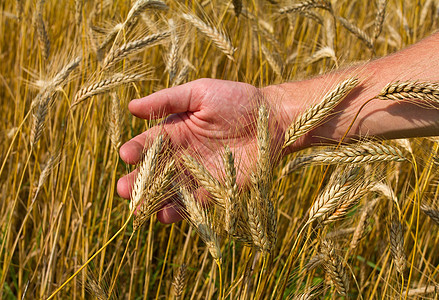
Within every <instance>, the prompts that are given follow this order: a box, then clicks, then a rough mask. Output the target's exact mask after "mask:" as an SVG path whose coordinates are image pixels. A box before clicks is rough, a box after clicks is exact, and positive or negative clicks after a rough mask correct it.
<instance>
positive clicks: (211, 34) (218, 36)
mask: <svg viewBox="0 0 439 300" xmlns="http://www.w3.org/2000/svg"><path fill="white" fill-rule="evenodd" d="M181 17H182V18H183V19H185V20H186V21H188V22H189V23H191V24H192V25H193V26H195V27H196V28H197V29H198V30H199V31H201V32H202V33H203V34H204V35H206V36H207V37H208V38H209V39H211V40H212V42H213V43H214V44H215V46H217V47H218V49H220V50H221V51H222V52H223V53H224V54H225V55H226V56H227V57H228V58H229V59H230V60H233V61H234V60H235V59H234V58H233V53H234V52H235V50H236V49H235V48H234V47H233V45H232V43H231V42H230V39H229V38H228V37H227V36H226V35H225V34H224V33H223V32H222V31H220V30H218V29H217V28H215V27H212V26H209V25H207V24H206V23H204V22H203V21H202V20H201V19H199V18H198V17H197V16H194V15H192V14H185V13H184V14H181Z"/></svg>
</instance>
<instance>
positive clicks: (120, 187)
mask: <svg viewBox="0 0 439 300" xmlns="http://www.w3.org/2000/svg"><path fill="white" fill-rule="evenodd" d="M136 177H137V169H136V170H134V171H132V172H131V173H129V174H128V175H125V176H124V177H122V178H120V179H119V180H118V181H117V193H118V194H119V196H121V197H122V198H125V199H130V195H131V190H132V187H133V185H134V181H136Z"/></svg>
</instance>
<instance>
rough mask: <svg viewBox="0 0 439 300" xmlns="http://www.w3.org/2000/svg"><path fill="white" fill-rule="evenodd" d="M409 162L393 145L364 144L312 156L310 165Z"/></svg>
mask: <svg viewBox="0 0 439 300" xmlns="http://www.w3.org/2000/svg"><path fill="white" fill-rule="evenodd" d="M405 160H407V159H406V157H405V156H404V154H403V153H402V151H401V150H400V149H399V148H398V147H395V146H392V145H382V144H379V143H373V142H369V143H363V144H356V145H353V146H343V147H340V148H339V149H338V150H333V151H324V152H320V153H317V154H315V155H312V156H311V157H310V159H309V160H308V162H309V163H322V164H351V163H373V162H379V161H398V162H401V161H405Z"/></svg>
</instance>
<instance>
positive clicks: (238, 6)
mask: <svg viewBox="0 0 439 300" xmlns="http://www.w3.org/2000/svg"><path fill="white" fill-rule="evenodd" d="M232 3H233V10H234V11H235V16H236V17H239V15H240V14H241V11H242V0H232Z"/></svg>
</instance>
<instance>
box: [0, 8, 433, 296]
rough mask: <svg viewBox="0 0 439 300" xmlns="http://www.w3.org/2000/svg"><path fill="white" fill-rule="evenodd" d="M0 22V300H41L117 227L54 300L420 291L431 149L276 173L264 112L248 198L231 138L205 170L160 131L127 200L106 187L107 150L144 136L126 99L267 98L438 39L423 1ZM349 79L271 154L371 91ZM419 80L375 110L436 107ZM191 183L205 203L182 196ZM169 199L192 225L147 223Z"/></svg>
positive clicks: (120, 12) (322, 153)
mask: <svg viewBox="0 0 439 300" xmlns="http://www.w3.org/2000/svg"><path fill="white" fill-rule="evenodd" d="M0 10H1V11H0V32H1V34H0V58H1V61H2V64H1V65H0V97H1V99H2V100H3V101H1V103H0V105H1V109H2V112H3V114H2V122H0V131H1V133H2V134H3V142H2V143H1V144H0V147H1V151H0V153H2V155H1V159H0V178H1V180H0V186H1V188H2V193H1V194H0V197H1V200H0V212H1V213H0V265H1V267H0V291H1V292H0V299H46V298H47V297H48V296H50V295H51V294H52V293H53V292H54V291H55V290H56V289H57V288H58V287H60V286H61V284H62V283H64V282H65V281H66V280H67V278H68V277H69V276H70V275H72V274H73V273H74V272H75V271H76V270H78V269H79V267H80V266H82V264H83V263H84V262H85V261H86V260H87V259H89V258H90V257H91V256H92V255H93V254H94V253H96V251H97V250H98V249H100V248H101V247H102V246H103V245H105V244H106V243H107V242H108V241H109V240H110V239H111V238H112V237H113V235H114V234H115V233H116V232H118V230H120V229H121V228H122V230H121V231H120V234H118V235H116V236H115V237H114V239H113V240H112V242H111V243H110V244H109V245H108V246H107V248H105V249H104V250H103V251H102V252H100V254H99V255H97V256H96V258H95V259H94V260H93V261H92V263H91V264H90V265H88V268H85V269H83V270H82V271H81V272H80V273H79V274H78V275H77V276H76V277H74V278H73V279H72V280H71V281H70V282H69V283H68V284H67V285H66V286H65V287H64V288H63V289H62V290H61V291H60V293H59V294H57V297H58V298H59V299H89V298H91V297H96V298H107V297H110V298H121V299H170V298H173V297H174V298H178V297H180V299H217V298H220V296H222V297H223V298H224V299H272V298H273V297H275V298H276V299H312V298H316V297H321V298H325V299H330V298H334V299H335V298H337V297H339V296H340V295H345V298H346V299H348V298H349V299H355V298H357V299H383V298H384V299H399V298H401V299H421V297H422V299H425V298H426V299H428V297H430V299H434V297H435V294H437V288H435V287H437V285H438V275H437V273H438V272H437V265H438V263H439V259H438V255H437V251H438V245H439V243H438V233H439V226H437V223H438V220H439V218H438V215H439V213H438V211H439V210H438V205H437V195H438V192H439V190H438V184H437V182H438V175H437V174H438V171H439V170H438V165H437V161H438V159H437V157H438V153H437V152H438V150H439V144H438V142H437V140H432V139H414V140H410V142H407V141H404V143H402V142H401V141H399V142H397V143H394V142H386V143H380V142H377V141H374V142H373V143H370V142H369V141H366V140H365V141H362V142H361V143H359V144H356V145H345V146H343V145H342V146H340V147H338V148H337V149H336V148H326V149H324V150H323V149H321V148H320V149H319V150H317V151H316V150H315V149H311V150H305V151H302V152H299V153H295V154H293V155H291V156H290V157H287V158H285V159H283V160H281V161H280V162H279V164H278V165H276V163H277V162H278V159H277V158H278V154H277V153H275V150H276V149H273V145H272V144H271V142H270V138H271V136H270V134H271V131H270V130H269V127H270V124H271V123H270V122H269V116H270V113H273V112H272V111H270V110H269V109H268V107H265V106H261V107H260V111H259V118H258V120H255V129H256V130H255V132H253V133H252V134H254V135H255V137H256V139H257V141H258V144H257V147H256V146H255V148H254V151H255V153H253V154H254V157H257V162H256V164H255V168H254V169H249V170H245V172H247V173H246V174H244V175H245V176H246V177H247V178H248V179H249V180H248V186H246V185H242V186H241V185H240V182H239V181H238V178H239V176H238V173H239V171H238V170H240V168H239V157H237V155H236V153H234V146H235V145H224V152H223V153H222V157H221V159H220V161H219V162H213V163H214V165H217V166H218V168H217V170H215V171H216V172H209V171H207V169H206V168H205V167H204V166H202V165H201V164H200V163H199V162H198V160H196V159H195V158H193V159H192V158H188V157H186V159H185V160H184V161H183V160H181V158H180V157H179V155H184V153H183V154H182V153H177V154H178V155H175V154H176V153H169V151H168V150H167V149H166V147H163V148H164V149H162V146H163V145H165V141H164V140H163V141H162V140H161V139H160V138H159V139H157V140H156V141H155V142H154V143H152V145H148V150H145V153H144V156H143V160H142V161H141V162H140V163H139V165H138V166H137V168H138V171H139V172H138V176H137V179H134V180H133V185H134V190H133V193H132V200H131V203H129V202H128V201H126V200H123V199H121V198H120V197H118V196H117V193H116V183H117V179H118V178H120V177H121V176H123V175H125V174H127V173H128V172H130V171H133V170H134V168H135V167H131V166H129V165H125V164H123V163H122V161H121V160H120V159H119V155H118V153H117V151H118V149H119V147H120V145H121V143H123V142H124V141H127V140H128V139H130V138H132V137H134V136H136V135H137V134H139V133H141V132H142V131H144V130H145V129H147V128H150V127H151V126H154V125H156V124H157V121H147V122H145V121H143V120H140V119H137V118H135V117H133V116H131V115H130V114H129V113H128V109H127V103H128V101H129V100H130V99H133V98H140V97H143V96H145V95H149V94H151V93H153V92H155V91H157V90H160V89H163V88H165V87H169V86H174V85H179V84H182V83H185V82H187V81H190V80H194V79H197V78H202V77H214V78H219V79H227V80H237V81H244V82H248V83H250V84H253V85H255V86H257V87H261V86H266V85H269V84H275V83H279V82H283V81H289V80H291V81H293V80H300V79H302V78H306V77H308V76H312V75H317V74H322V73H325V72H328V71H331V70H334V69H336V68H338V67H339V66H340V67H344V66H347V65H349V64H351V63H354V62H356V61H360V60H367V59H370V57H371V54H372V56H374V57H375V56H383V55H387V54H389V53H392V52H394V51H397V50H399V49H400V48H402V47H405V46H407V45H410V44H412V43H414V42H416V41H418V40H420V39H422V38H423V37H426V36H427V35H429V34H430V33H432V32H433V31H434V30H436V29H437V27H438V20H439V18H438V11H439V10H438V4H437V1H430V0H427V1H423V0H422V1H408V0H407V1H405V0H404V1H381V0H380V1H377V3H375V2H374V1H347V0H343V1H331V2H330V1H325V0H305V1H290V2H288V3H286V2H278V1H265V0H256V1H229V2H224V1H218V0H211V1H176V0H169V1H155V0H149V1H147V0H138V1H132V2H131V3H130V1H64V0H61V1H55V0H46V1H12V0H7V1H2V2H1V4H0ZM341 16H343V17H344V18H345V19H341ZM346 20H355V22H347V21H346ZM352 23H355V24H352ZM344 26H345V27H346V28H347V29H348V30H350V31H351V32H352V33H354V34H351V33H350V32H348V31H347V30H346V28H345V27H344ZM348 26H351V27H350V29H349V28H348ZM159 39H160V42H158V40H159ZM153 42H154V43H153ZM365 45H367V47H368V48H369V49H370V50H371V51H368V50H367V49H366V50H367V51H365V48H366V47H365ZM436 64H437V62H434V61H433V62H432V66H431V68H434V66H435V65H436ZM410 72H411V70H407V73H408V74H410ZM360 73H361V72H360ZM354 75H355V74H354ZM357 75H358V79H356V77H354V78H348V79H346V80H344V81H341V82H332V83H331V84H329V83H328V86H326V87H325V90H326V91H328V93H327V94H326V96H325V97H324V99H321V98H320V99H314V98H313V97H314V95H309V97H310V103H318V104H316V105H314V106H310V108H309V109H308V110H306V112H305V113H304V114H303V115H300V116H297V118H296V119H295V122H293V124H291V126H290V128H289V130H288V131H287V133H286V140H285V145H291V144H293V143H294V142H296V141H297V140H298V139H299V138H300V137H301V136H303V135H306V134H307V133H308V132H309V131H310V130H311V129H313V128H314V127H315V126H316V125H318V124H322V122H324V121H325V120H326V118H327V117H331V116H332V112H333V108H334V107H335V106H336V105H337V104H338V103H340V102H341V101H343V98H344V97H345V96H346V95H347V94H349V93H350V92H351V91H352V89H353V88H354V87H356V86H357V84H358V82H363V80H365V79H367V78H364V77H363V76H364V74H357ZM369 75H370V74H368V76H369ZM406 75H407V74H406ZM418 75H421V74H413V78H411V79H410V80H407V76H406V77H404V81H398V80H399V78H398V74H395V79H394V80H395V81H394V82H389V84H388V85H387V86H386V87H385V88H384V89H383V90H382V92H381V93H380V94H379V95H378V97H377V98H378V99H377V100H375V101H379V99H381V100H390V101H401V100H404V101H406V100H407V101H413V102H416V103H426V104H430V106H429V107H430V108H435V107H436V106H437V103H438V98H439V97H438V90H439V88H438V86H437V83H434V82H421V81H416V80H417V79H418V78H417V76H418ZM317 96H318V95H317ZM85 100H88V101H85ZM261 104H262V103H261ZM397 104H398V103H395V105H397ZM159 121H160V120H159ZM159 121H158V122H159ZM217 142H218V141H212V143H217ZM401 148H403V149H405V150H404V151H402V150H401ZM184 162H185V163H186V165H187V166H188V169H189V171H190V172H191V173H192V175H193V177H194V179H195V180H194V181H193V182H191V181H190V180H182V178H184V176H181V175H182V174H181V172H178V170H180V168H181V167H182V165H183V163H184ZM176 170H177V172H176ZM187 174H188V173H186V175H187ZM134 177H136V175H134ZM195 182H196V184H197V185H199V186H203V187H204V188H205V189H206V190H208V192H209V193H210V195H211V196H212V198H214V200H215V201H214V202H215V203H214V204H213V205H211V206H209V207H207V206H205V205H204V204H201V203H199V202H197V201H196V199H195V197H194V194H193V193H192V192H190V191H192V190H193V189H194V186H192V184H194V183H195ZM170 199H173V200H175V199H179V202H178V203H174V205H179V206H180V208H179V209H180V212H181V213H182V215H183V216H184V217H186V219H187V221H182V222H179V223H176V224H172V225H164V224H159V223H157V220H156V216H155V214H154V213H155V212H156V211H157V210H158V209H159V207H160V205H161V204H162V203H164V201H169V200H170ZM183 203H184V204H185V205H184V207H182V204H183ZM135 210H137V213H136V216H135V218H134V222H131V221H130V222H129V223H126V221H127V220H128V217H129V216H130V215H131V213H132V212H133V211H135ZM307 213H308V214H307ZM392 220H398V221H397V222H396V221H395V222H393V223H392ZM318 221H319V222H318ZM124 224H128V225H127V226H126V227H124ZM305 224H308V225H313V226H308V225H307V226H304V225H305ZM392 224H393V225H392ZM403 229H404V230H403ZM129 241H130V242H129ZM128 242H129V243H128ZM217 263H218V265H219V266H220V268H217V266H216V264H217ZM185 266H187V269H186V267H185ZM177 269H178V270H179V271H178V272H177V271H176V270H177ZM394 269H396V270H397V271H398V272H394V271H392V270H394ZM87 282H88V283H89V284H87ZM108 287H111V288H108ZM340 297H341V296H340Z"/></svg>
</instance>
